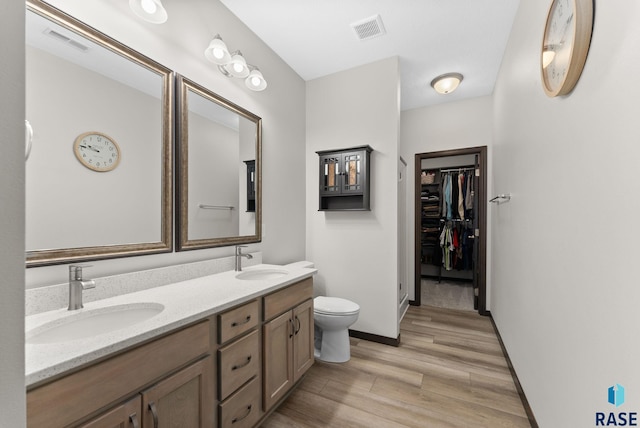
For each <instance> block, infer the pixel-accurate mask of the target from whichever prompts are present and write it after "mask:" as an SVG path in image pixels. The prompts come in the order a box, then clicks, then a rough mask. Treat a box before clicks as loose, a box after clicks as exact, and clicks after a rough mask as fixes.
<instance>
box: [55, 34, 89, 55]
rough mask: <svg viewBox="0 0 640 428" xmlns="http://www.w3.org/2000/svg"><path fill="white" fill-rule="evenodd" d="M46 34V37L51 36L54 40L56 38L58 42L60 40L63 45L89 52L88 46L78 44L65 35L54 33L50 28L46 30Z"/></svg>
mask: <svg viewBox="0 0 640 428" xmlns="http://www.w3.org/2000/svg"><path fill="white" fill-rule="evenodd" d="M44 34H46V35H48V36H50V37H52V38H54V39H56V40H59V41H61V42H63V43H66V44H68V45H69V46H73V47H74V48H76V49H78V50H80V51H82V52H87V51H88V50H89V47H88V46H85V45H83V44H82V43H80V42H77V41H75V40H73V39H71V38H69V37H67V36H65V35H64V34H60V33H58V32H57V31H54V30H52V29H50V28H47V29H46V30H44Z"/></svg>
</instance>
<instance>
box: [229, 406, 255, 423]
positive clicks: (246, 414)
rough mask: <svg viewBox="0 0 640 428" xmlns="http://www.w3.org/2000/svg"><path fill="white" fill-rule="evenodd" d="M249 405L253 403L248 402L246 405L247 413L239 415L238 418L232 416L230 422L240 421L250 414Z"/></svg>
mask: <svg viewBox="0 0 640 428" xmlns="http://www.w3.org/2000/svg"><path fill="white" fill-rule="evenodd" d="M251 406H253V405H252V404H249V405H248V406H247V413H245V414H244V415H243V416H242V417H239V418H233V419H232V420H231V423H232V424H235V423H236V422H240V421H241V420H243V419H244V418H246V417H247V416H249V415H250V414H251Z"/></svg>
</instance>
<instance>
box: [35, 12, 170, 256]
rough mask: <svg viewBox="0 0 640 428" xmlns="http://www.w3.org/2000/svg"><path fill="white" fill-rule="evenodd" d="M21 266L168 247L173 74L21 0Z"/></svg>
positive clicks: (166, 249)
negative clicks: (25, 138)
mask: <svg viewBox="0 0 640 428" xmlns="http://www.w3.org/2000/svg"><path fill="white" fill-rule="evenodd" d="M26 44H27V46H26V106H27V108H26V119H27V120H28V122H29V124H30V125H31V129H32V132H33V134H32V135H33V137H32V141H31V152H30V155H29V157H28V160H27V163H26V246H27V252H26V264H27V267H32V266H39V265H46V264H56V263H68V262H76V261H84V260H96V259H103V258H112V257H123V256H133V255H142V254H151V253H159V252H169V251H172V249H173V244H172V242H173V236H172V232H173V216H172V174H173V171H172V168H173V159H172V136H173V122H174V118H173V116H172V103H173V90H174V85H173V75H172V72H171V70H169V69H168V68H166V67H164V66H162V65H160V64H158V63H156V62H155V61H153V60H151V59H149V58H147V57H145V56H143V55H142V54H140V53H138V52H136V51H134V50H132V49H130V48H128V47H127V46H124V45H123V44H121V43H119V42H117V41H115V40H113V39H111V38H109V37H108V36H106V35H104V34H102V33H100V32H98V31H97V30H95V29H93V28H91V27H89V26H87V25H85V24H84V23H82V22H80V21H78V20H76V19H74V18H73V17H71V16H69V15H67V14H65V13H63V12H61V11H59V10H58V9H55V8H53V7H52V6H50V5H48V4H47V3H44V2H41V1H39V0H29V1H27V12H26Z"/></svg>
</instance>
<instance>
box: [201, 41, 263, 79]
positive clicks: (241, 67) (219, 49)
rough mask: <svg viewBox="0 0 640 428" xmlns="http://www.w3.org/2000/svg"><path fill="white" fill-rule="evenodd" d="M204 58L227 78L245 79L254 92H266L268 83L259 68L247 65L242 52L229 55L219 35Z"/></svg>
mask: <svg viewBox="0 0 640 428" xmlns="http://www.w3.org/2000/svg"><path fill="white" fill-rule="evenodd" d="M204 56H205V58H207V59H208V60H209V61H211V62H212V63H214V64H216V65H217V66H218V70H220V73H222V74H224V75H225V76H227V77H237V78H239V79H245V85H246V86H247V88H249V89H251V90H252V91H264V90H265V88H266V87H267V81H266V80H265V78H264V76H263V75H262V73H261V72H260V70H259V69H258V67H256V66H254V65H251V64H247V61H246V60H245V58H244V56H243V55H242V52H240V51H239V50H237V51H234V52H231V53H229V49H228V48H227V45H226V44H225V43H224V42H223V41H222V38H221V37H220V35H219V34H216V36H215V37H214V38H213V39H212V40H211V42H209V46H208V47H207V49H205V51H204Z"/></svg>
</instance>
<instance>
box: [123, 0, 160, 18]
mask: <svg viewBox="0 0 640 428" xmlns="http://www.w3.org/2000/svg"><path fill="white" fill-rule="evenodd" d="M129 7H130V8H131V10H133V12H134V13H135V14H136V15H138V17H140V18H142V19H144V20H145V21H147V22H152V23H154V24H162V23H164V22H166V21H167V17H168V15H167V10H166V9H165V8H164V6H162V2H161V1H160V0H129Z"/></svg>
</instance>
